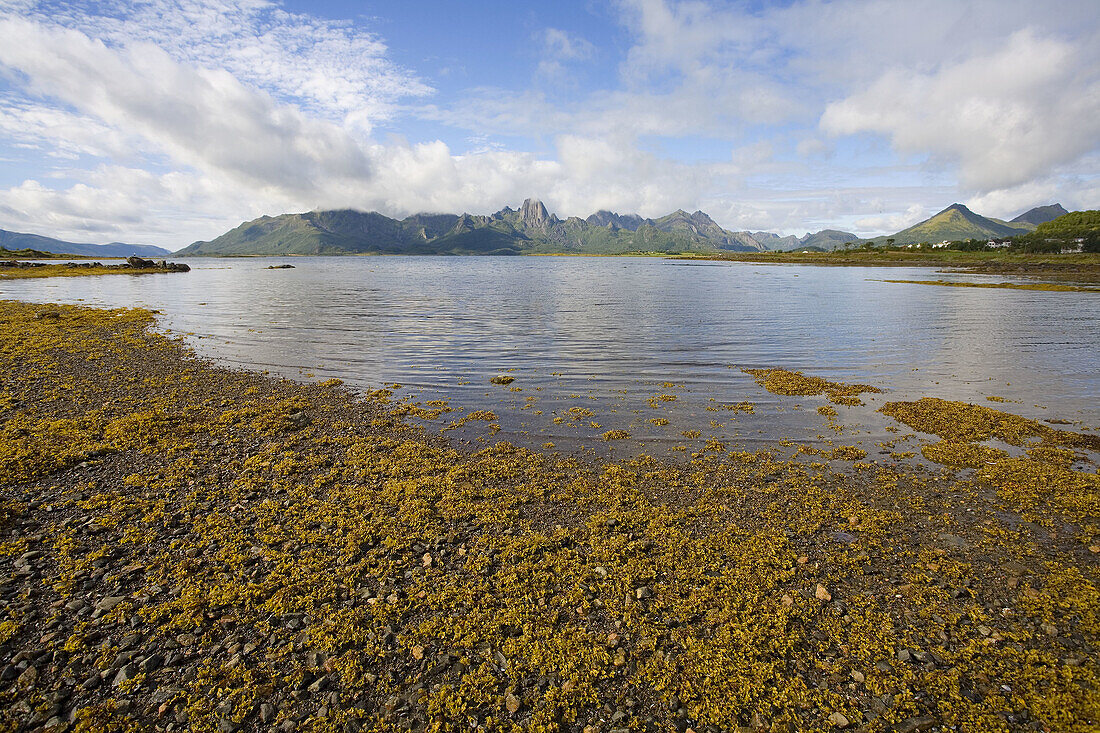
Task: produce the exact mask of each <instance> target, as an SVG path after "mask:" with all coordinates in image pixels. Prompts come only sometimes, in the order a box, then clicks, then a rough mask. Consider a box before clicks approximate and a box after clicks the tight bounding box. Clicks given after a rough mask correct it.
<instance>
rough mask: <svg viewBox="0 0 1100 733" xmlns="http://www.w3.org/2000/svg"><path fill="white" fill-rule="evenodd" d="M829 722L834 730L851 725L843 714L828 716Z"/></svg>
mask: <svg viewBox="0 0 1100 733" xmlns="http://www.w3.org/2000/svg"><path fill="white" fill-rule="evenodd" d="M829 722H830V723H832V724H833V727H836V728H847V727H848V726H849V725H851V723H850V722H849V720H848V718H847V717H845V715H844V713H833V714H832V715H830V716H829Z"/></svg>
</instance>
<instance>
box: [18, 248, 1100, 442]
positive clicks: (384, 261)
mask: <svg viewBox="0 0 1100 733" xmlns="http://www.w3.org/2000/svg"><path fill="white" fill-rule="evenodd" d="M273 262H274V263H281V262H289V263H291V264H293V265H295V269H288V270H267V269H264V268H265V267H266V266H267V265H269V264H272V263H273ZM188 263H189V264H190V265H191V267H192V271H191V272H190V273H189V274H186V275H156V276H145V277H130V276H118V275H116V276H109V277H84V278H56V279H46V280H24V281H13V282H3V283H0V293H2V294H3V297H8V298H19V299H24V300H33V301H59V302H83V303H87V304H92V305H108V306H123V305H141V306H145V307H149V308H154V309H158V310H160V311H162V312H163V314H164V315H163V316H162V324H163V325H164V326H165V327H167V328H170V329H172V330H173V331H176V332H182V333H190V334H194V335H195V336H194V338H193V339H192V340H193V342H194V343H195V345H196V347H197V348H198V349H199V350H200V351H201V352H202V353H205V354H208V355H210V356H214V357H216V358H218V359H221V360H224V361H228V362H230V363H233V364H236V365H240V366H244V367H249V368H261V369H269V370H271V371H273V372H277V373H280V374H284V375H287V376H291V377H298V378H300V377H301V376H302V374H304V373H309V374H313V375H315V376H316V377H317V378H327V377H333V376H335V377H340V378H342V379H344V380H345V381H346V382H348V383H349V384H351V385H353V386H357V387H363V388H366V387H372V388H373V387H378V386H381V385H383V384H385V383H390V382H399V383H401V384H403V385H405V386H406V388H407V389H408V390H410V391H411V392H412V393H415V394H417V395H419V397H420V398H421V399H432V398H435V397H438V396H439V395H440V394H443V395H446V396H448V397H450V398H451V399H452V402H453V403H454V404H456V405H459V406H462V407H465V408H478V407H489V408H490V409H494V408H498V412H499V411H500V410H499V408H503V407H506V406H512V407H515V408H516V409H515V410H514V411H505V412H508V413H510V414H509V415H505V414H501V424H502V426H503V427H504V430H505V433H504V435H506V436H510V437H513V438H516V439H519V440H526V441H528V442H532V443H536V444H537V443H541V442H543V441H544V440H552V441H555V442H556V443H557V444H558V445H559V447H560V446H562V441H565V442H566V444H569V445H572V444H574V443H579V442H584V441H586V440H587V441H589V442H591V441H592V439H593V438H594V436H596V435H598V433H599V432H600V431H602V430H607V429H610V428H623V429H629V430H630V432H631V433H632V434H633V435H635V436H636V437H639V438H642V439H646V440H653V441H655V442H656V443H658V444H661V445H665V444H667V445H671V444H674V443H676V442H684V438H682V437H681V436H680V433H681V432H682V431H683V430H686V429H688V428H689V427H698V428H699V429H700V430H701V431H703V432H704V435H709V434H713V435H717V436H720V437H727V438H728V437H740V438H742V439H752V438H754V437H760V438H765V439H773V438H775V437H777V436H779V435H790V436H792V437H796V438H807V437H809V438H812V437H814V436H816V435H820V434H821V433H823V432H824V433H828V432H829V431H827V430H826V429H825V426H824V422H823V421H822V420H820V419H817V417H818V416H817V415H816V413H814V412H813V408H814V407H816V405H817V404H818V401H817V400H816V399H815V398H805V399H802V400H801V401H800V400H792V399H791V398H782V399H780V398H776V397H774V396H772V395H769V394H768V393H766V392H764V391H763V390H762V389H761V388H760V387H758V386H756V385H755V384H754V383H753V381H752V379H751V378H750V377H749V376H748V375H745V374H743V373H742V372H741V371H740V368H741V367H772V366H782V367H787V368H791V369H801V370H805V371H806V372H807V373H812V374H816V375H819V376H823V377H826V378H829V379H833V380H838V381H858V382H866V383H870V384H875V385H878V386H880V387H882V388H884V389H886V390H887V393H886V394H885V395H879V396H878V397H877V399H875V400H868V401H869V403H870V404H871V406H870V407H869V408H864V409H861V408H856V409H854V410H847V411H846V410H844V408H841V411H842V413H844V414H843V415H842V418H843V419H844V421H845V422H846V423H855V424H863V423H866V425H869V424H870V423H872V422H873V421H874V420H873V417H872V415H873V407H874V405H876V404H881V403H882V402H883V401H885V400H889V399H899V398H913V397H919V396H927V395H934V396H940V397H946V398H951V399H963V400H967V401H972V402H982V403H984V404H989V403H986V402H985V397H986V396H989V395H996V396H999V397H1003V398H1006V399H1008V400H1013V401H1016V402H1015V403H1010V404H1009V405H1008V408H1009V409H1011V410H1012V411H1013V412H1017V413H1019V414H1024V415H1027V416H1029V417H1037V418H1043V417H1055V416H1057V417H1060V418H1066V419H1070V420H1077V421H1082V422H1084V423H1086V424H1089V425H1095V424H1096V423H1097V422H1100V420H1098V418H1100V409H1098V408H1097V400H1096V395H1097V393H1098V387H1100V376H1098V372H1097V369H1096V354H1097V347H1098V345H1100V298H1097V297H1096V296H1094V295H1092V294H1087V293H1059V292H1042V291H1024V290H996V289H970V288H936V287H928V286H922V285H905V284H896V283H884V282H878V281H877V279H878V278H881V277H882V276H883V275H882V270H880V269H875V268H848V267H807V266H767V265H752V264H742V263H713V262H684V261H670V260H660V259H649V258H633V257H621V258H596V257H578V258H571V257H521V258H472V257H470V258H463V257H370V258H289V259H285V260H284V259H279V258H271V259H234V260H208V259H195V260H189V261H188ZM899 270H901V271H900V272H899ZM925 275H927V271H926V270H923V269H921V268H897V269H892V270H891V271H890V277H891V278H896V279H906V278H908V279H922V278H923V277H924V276H925ZM937 277H940V276H939V275H937ZM944 277H948V278H955V279H971V280H978V281H983V280H984V281H990V280H996V281H999V280H1003V279H1004V277H1003V276H1000V275H998V276H993V277H983V276H962V275H948V276H944ZM507 370H512V371H511V374H513V375H514V376H515V377H516V381H515V382H514V383H513V385H511V387H500V386H495V385H490V384H489V379H490V377H492V376H494V375H496V374H498V373H500V372H503V371H507ZM666 382H670V383H672V385H673V386H672V387H668V388H665V387H662V384H663V383H666ZM513 389H514V390H516V391H511V390H513ZM519 390H522V391H519ZM662 391H663V392H669V393H675V394H677V395H678V398H677V400H676V401H673V402H663V403H661V405H660V407H658V408H653V407H650V406H649V404H648V403H647V401H646V400H647V398H649V397H652V396H653V395H655V394H658V393H661V392H662ZM528 398H534V399H528ZM712 400H713V401H712ZM744 400H748V401H751V402H754V403H756V405H757V410H756V413H754V414H753V415H747V414H743V413H732V412H730V411H721V410H720V409H719V408H720V406H721V405H722V404H724V403H736V402H740V401H744ZM796 404H803V406H804V410H802V411H796V410H794V405H796ZM577 405H581V406H584V407H585V408H587V409H591V410H592V411H593V413H594V416H593V417H592V418H591V419H590V420H586V421H585V423H584V426H583V427H582V426H580V425H577V426H574V427H570V426H569V425H568V423H567V421H563V422H561V423H554V422H553V417H554V416H560V415H562V414H564V411H565V410H566V409H567V408H568V407H571V406H577ZM523 407H526V409H520V408H523ZM708 407H709V408H711V409H710V410H708V409H707V408H708ZM1000 407H1002V408H1003V407H1005V406H1004V405H1001V406H1000ZM539 410H541V412H542V414H541V415H539V414H537V412H538V411H539ZM807 413H808V414H807ZM811 416H812V418H813V419H811ZM654 418H664V419H668V420H669V424H668V425H664V426H662V425H654V424H653V423H651V422H649V420H650V419H654ZM712 421H713V424H712ZM590 422H596V423H598V424H599V425H600V429H599V430H597V429H596V428H593V427H591V425H590V424H589V423H590ZM700 425H701V426H702V427H699V426H700ZM866 425H865V427H866ZM524 431H526V434H525V433H524ZM878 432H879V431H874V430H872V433H871V435H872V437H874V436H877V435H878ZM871 439H872V438H868V440H871Z"/></svg>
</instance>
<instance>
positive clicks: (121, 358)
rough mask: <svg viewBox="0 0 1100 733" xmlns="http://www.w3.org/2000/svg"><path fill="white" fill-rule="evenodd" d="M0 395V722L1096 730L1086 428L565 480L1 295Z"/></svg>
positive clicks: (381, 407) (592, 469) (529, 454)
mask: <svg viewBox="0 0 1100 733" xmlns="http://www.w3.org/2000/svg"><path fill="white" fill-rule="evenodd" d="M0 374H2V375H3V377H2V382H0V580H2V582H3V585H2V587H0V598H2V599H3V601H4V602H3V605H2V608H3V610H2V611H0V614H2V617H0V726H3V727H5V728H6V729H10V730H37V729H42V730H48V729H53V730H62V729H68V730H73V731H104V730H164V731H169V730H172V731H176V730H195V731H238V730H241V731H250V730H268V729H277V730H285V731H293V730H302V731H346V730H366V731H388V730H395V731H396V730H418V731H419V730H424V731H426V730H433V731H458V730H485V731H505V730H507V731H520V730H529V731H556V730H561V731H578V732H580V731H587V733H596V732H597V731H599V732H604V733H609V732H610V731H628V730H632V731H643V730H645V731H672V730H676V731H681V732H683V731H687V730H689V729H691V730H694V731H700V732H702V731H731V730H738V729H751V730H787V731H794V730H828V729H857V730H866V731H888V730H897V731H917V730H930V731H931V730H964V731H998V730H1000V731H1016V730H1020V731H1023V730H1048V731H1069V730H1092V729H1095V728H1096V727H1097V725H1100V690H1098V687H1097V684H1098V680H1100V677H1098V675H1100V662H1098V657H1097V654H1096V648H1097V642H1098V632H1100V591H1098V584H1100V577H1098V576H1100V571H1098V564H1097V558H1098V553H1100V476H1098V474H1097V472H1096V464H1095V460H1096V456H1097V452H1098V450H1100V438H1098V437H1097V436H1096V434H1094V433H1091V432H1075V431H1070V430H1063V429H1060V428H1059V427H1055V423H1056V421H1047V422H1038V421H1035V420H1030V419H1027V418H1024V417H1020V416H1017V415H1013V414H1011V413H1009V412H1003V411H999V410H995V409H992V408H990V407H987V406H984V405H972V404H967V403H963V402H958V401H950V400H941V399H938V398H936V397H935V396H934V395H929V396H928V397H927V398H925V399H920V400H910V401H892V402H888V403H886V404H885V405H884V406H883V407H882V410H881V411H882V412H883V413H884V414H885V415H887V416H889V417H890V418H891V419H893V420H895V421H897V429H898V431H899V433H900V432H902V431H916V432H919V433H920V434H921V436H923V437H920V438H918V442H919V443H920V445H921V449H920V452H921V459H922V460H913V458H914V457H913V456H911V455H909V456H903V455H900V454H899V455H896V456H890V457H889V458H881V459H879V460H867V455H866V451H864V450H862V449H861V448H858V447H856V446H838V447H837V448H835V449H834V450H832V451H828V452H826V451H823V450H821V449H820V448H817V447H815V446H811V445H798V444H786V443H777V444H776V445H775V446H774V447H771V448H768V449H755V450H744V449H743V447H741V446H738V445H736V444H733V443H723V442H718V441H710V442H708V443H707V444H706V445H705V446H702V447H701V448H700V449H699V450H697V451H694V452H692V453H691V454H690V456H686V457H685V460H684V461H683V462H682V463H678V464H671V463H668V462H666V461H663V460H659V459H657V458H653V457H650V456H646V455H640V456H635V457H632V458H629V459H623V460H611V459H598V460H597V459H590V460H578V459H575V458H569V457H568V456H559V455H554V454H550V453H546V452H542V451H538V450H533V449H528V448H521V447H516V446H514V445H511V444H509V443H507V442H496V443H494V442H493V438H492V434H491V421H492V418H491V417H490V415H478V414H477V413H471V414H470V415H467V416H466V418H461V419H467V418H468V420H467V422H466V427H467V428H469V427H470V426H473V425H480V424H482V423H484V424H486V428H485V430H486V436H485V439H486V443H485V444H484V447H480V446H479V445H478V444H463V443H461V442H459V441H457V440H452V439H451V438H450V437H449V436H448V435H447V433H445V432H444V433H442V434H441V433H440V432H439V431H438V430H436V429H434V428H431V427H426V426H423V425H417V424H413V423H412V422H411V421H410V420H409V416H410V409H411V408H410V406H409V405H408V404H405V403H401V402H397V401H395V400H394V399H393V394H392V392H391V391H390V390H385V389H383V390H375V391H372V392H365V393H356V392H353V391H351V390H348V389H345V388H344V386H343V385H342V384H341V383H340V382H339V381H338V380H326V381H323V382H319V383H305V384H303V383H297V382H291V381H287V380H281V379H275V378H272V377H268V376H264V375H261V374H259V373H256V372H252V371H245V370H234V369H227V368H223V367H220V366H218V365H216V364H215V363H213V362H210V361H206V360H204V359H201V358H199V357H197V356H196V355H195V354H194V353H193V352H192V351H190V350H189V349H188V348H187V346H186V345H185V344H184V342H183V341H182V340H177V339H173V338H169V337H168V336H167V335H165V334H164V333H162V332H160V331H158V330H157V327H156V321H155V316H154V314H152V313H151V312H149V311H147V310H138V309H114V310H105V309H95V308H85V307H77V306H67V305H46V304H30V303H23V302H17V301H5V302H3V303H2V308H0ZM754 376H755V377H756V378H757V380H758V381H759V383H760V385H761V387H762V388H764V389H767V390H769V391H770V392H772V393H774V394H777V395H781V396H784V397H787V396H790V397H794V396H798V395H816V394H821V395H824V396H825V398H826V399H827V400H828V401H829V402H830V404H828V405H822V406H821V407H820V408H818V410H817V413H814V414H820V415H821V416H825V417H826V418H828V419H833V418H834V417H835V415H836V414H837V408H836V407H833V405H834V404H835V405H837V406H838V407H840V409H847V406H848V405H850V404H852V401H853V400H855V401H858V400H859V399H860V395H861V394H864V393H868V392H870V393H874V392H877V391H878V390H879V387H878V386H876V385H862V384H857V385H852V384H844V383H839V382H832V381H828V380H825V379H821V378H817V377H813V376H807V375H804V374H800V373H797V372H790V371H786V370H782V369H767V370H756V371H755V372H754ZM749 407H750V408H751V405H750V406H749ZM440 409H442V408H440ZM412 414H413V416H416V414H415V411H414V412H413V413H412ZM457 421H458V420H456V422H457ZM616 437H619V436H616ZM622 440H629V436H627V437H625V438H622Z"/></svg>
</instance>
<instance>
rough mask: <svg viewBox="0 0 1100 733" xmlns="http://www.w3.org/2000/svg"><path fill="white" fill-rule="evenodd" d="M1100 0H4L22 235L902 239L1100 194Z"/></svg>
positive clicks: (10, 189)
mask: <svg viewBox="0 0 1100 733" xmlns="http://www.w3.org/2000/svg"><path fill="white" fill-rule="evenodd" d="M1098 17H1100V14H1098V13H1096V12H1095V3H1094V2H1093V0H1076V1H1075V0H1062V1H1061V2H1053V3H1046V4H1044V6H1043V7H1042V8H1041V9H1039V8H1038V7H1037V6H1035V5H1034V3H1031V2H1017V1H1013V0H984V1H975V2H960V1H959V0H950V1H949V0H921V1H916V2H886V1H884V0H836V1H833V2H826V1H824V0H802V1H796V2H784V3H763V2H756V3H744V2H720V1H719V0H685V1H682V2H680V1H677V0H586V1H576V2H555V3H552V4H551V3H523V2H514V1H513V2H478V3H455V2H373V3H372V2H299V1H294V2H274V1H268V0H233V1H230V0H126V1H125V2H116V3H100V2H90V1H86V0H85V1H80V0H78V1H76V2H65V3H51V2H38V1H37V0H0V161H2V165H0V228H4V229H10V230H17V231H30V232H35V233H40V234H46V235H49V236H57V237H61V238H65V239H73V240H79V241H93V242H103V241H135V242H149V243H155V244H161V245H163V246H166V247H178V246H183V245H185V244H188V243H190V242H191V241H194V240H196V239H209V238H211V237H214V236H217V235H218V234H220V233H222V232H223V231H225V230H226V229H229V228H231V227H233V226H236V225H237V224H238V223H240V222H241V221H243V220H247V219H251V218H254V217H256V216H259V215H262V214H279V213H283V212H288V211H305V210H309V209H316V208H336V207H351V208H357V209H363V210H377V211H381V212H383V213H386V214H388V215H391V216H404V215H407V214H410V213H414V212H417V211H451V212H456V213H457V212H460V211H469V212H473V213H491V212H492V211H496V210H498V209H500V208H501V207H503V206H505V205H512V206H516V205H517V204H519V203H520V202H521V201H522V200H523V199H524V198H526V197H528V196H534V197H538V198H541V199H542V200H544V201H545V202H546V204H547V206H548V207H549V208H550V209H551V210H553V211H555V212H557V213H558V214H559V215H562V216H568V215H579V216H586V215H587V214H589V213H592V212H593V211H595V210H596V209H599V208H607V209H611V210H614V211H618V212H620V213H628V212H637V213H641V214H643V215H646V216H660V215H662V214H665V213H668V212H669V211H672V210H675V209H677V208H683V209H686V210H689V211H691V210H695V209H702V210H704V211H707V212H708V213H710V214H711V215H712V216H713V217H714V218H715V220H717V221H718V222H719V223H720V224H722V225H723V226H725V227H727V228H729V229H734V230H739V229H750V230H753V231H757V230H771V231H776V232H780V233H797V234H802V233H805V232H806V231H816V230H819V229H823V228H839V229H845V230H848V231H853V232H856V233H858V234H861V235H872V234H879V233H889V232H893V231H896V230H898V229H901V228H903V227H904V226H908V225H910V224H912V223H915V222H916V221H919V220H920V219H923V218H926V217H927V216H929V215H931V214H933V213H935V212H936V211H938V210H940V209H942V208H944V207H945V206H947V205H948V204H950V203H953V202H955V201H961V202H963V203H966V204H968V205H970V206H971V207H972V208H974V209H975V210H976V211H978V212H979V213H983V214H986V215H990V216H998V217H1006V218H1010V217H1012V216H1014V215H1016V214H1018V213H1020V212H1021V211H1023V210H1025V209H1027V208H1030V207H1031V206H1035V205H1041V204H1046V203H1052V202H1055V201H1059V202H1061V203H1063V204H1064V205H1065V206H1067V207H1068V208H1071V209H1074V208H1076V209H1080V208H1100V182H1098V179H1097V173H1098V165H1097V164H1098V162H1100V20H1098Z"/></svg>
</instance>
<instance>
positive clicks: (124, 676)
mask: <svg viewBox="0 0 1100 733" xmlns="http://www.w3.org/2000/svg"><path fill="white" fill-rule="evenodd" d="M137 674H138V667H137V665H136V664H133V663H131V664H127V665H126V666H125V667H123V668H122V669H120V670H119V671H118V674H116V675H115V679H114V680H113V681H112V682H111V686H112V687H118V686H119V685H120V684H122V683H123V682H129V681H130V680H132V679H133V678H134V677H137Z"/></svg>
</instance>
